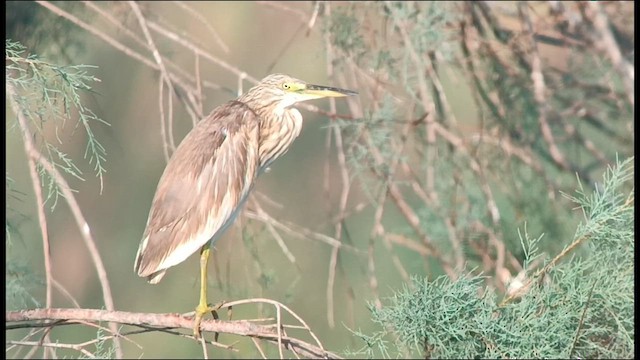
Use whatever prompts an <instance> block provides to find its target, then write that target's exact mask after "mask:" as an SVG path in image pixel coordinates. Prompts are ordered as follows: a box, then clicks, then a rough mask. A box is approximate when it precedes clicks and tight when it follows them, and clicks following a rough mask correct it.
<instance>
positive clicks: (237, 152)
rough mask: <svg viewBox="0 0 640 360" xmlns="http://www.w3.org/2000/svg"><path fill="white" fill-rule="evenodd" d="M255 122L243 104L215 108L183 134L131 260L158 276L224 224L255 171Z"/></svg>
mask: <svg viewBox="0 0 640 360" xmlns="http://www.w3.org/2000/svg"><path fill="white" fill-rule="evenodd" d="M258 134H259V122H258V118H257V116H256V114H255V113H254V112H253V111H252V110H251V109H250V108H249V107H247V106H246V105H245V104H243V103H241V102H238V101H232V102H229V103H227V104H225V105H222V106H220V107H218V108H217V109H215V110H214V111H213V112H212V113H211V114H210V115H209V116H208V117H207V118H205V119H204V120H202V121H200V122H199V123H198V124H197V125H196V127H195V128H194V129H193V130H191V132H190V133H189V134H187V136H186V137H185V138H184V140H182V143H181V144H180V145H179V146H178V148H177V149H176V151H175V153H174V154H173V156H172V157H171V159H170V160H169V163H168V164H167V167H166V168H165V170H164V173H163V174H162V177H161V178H160V181H159V183H158V187H157V189H156V194H155V196H154V199H153V203H152V205H151V210H150V212H149V219H148V221H147V227H146V229H145V231H144V235H143V240H142V242H141V243H140V248H139V249H138V254H137V256H136V261H135V271H136V272H137V273H138V275H139V276H144V277H148V279H149V281H150V282H152V283H157V282H158V281H160V279H161V278H162V276H163V275H164V272H165V270H166V269H167V268H169V267H171V266H174V265H177V264H178V263H180V262H182V261H184V260H185V259H186V258H187V257H188V256H189V255H191V254H192V253H194V252H195V251H197V250H198V249H199V248H200V247H202V246H203V245H204V244H206V243H207V241H209V240H211V239H212V238H213V239H214V240H216V239H217V238H218V237H219V236H220V235H221V233H222V232H223V231H224V230H225V229H226V227H228V226H229V225H230V224H231V222H232V221H233V218H234V217H235V214H236V213H237V211H238V209H239V208H240V206H241V205H242V203H243V202H244V199H245V198H246V196H247V194H248V192H249V190H250V189H251V187H252V186H253V183H254V181H255V177H256V176H257V167H258Z"/></svg>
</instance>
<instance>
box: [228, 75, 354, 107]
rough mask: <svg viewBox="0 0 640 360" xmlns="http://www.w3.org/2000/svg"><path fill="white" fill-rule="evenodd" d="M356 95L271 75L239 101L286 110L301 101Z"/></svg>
mask: <svg viewBox="0 0 640 360" xmlns="http://www.w3.org/2000/svg"><path fill="white" fill-rule="evenodd" d="M357 94H358V93H357V92H355V91H351V90H345V89H339V88H334V87H329V86H322V85H312V84H307V83H306V82H304V81H302V80H299V79H296V78H293V77H291V76H288V75H284V74H271V75H269V76H267V77H265V78H264V79H262V80H261V81H260V83H258V84H257V85H256V86H254V87H253V88H251V89H250V90H249V91H248V92H247V93H246V94H245V95H243V96H242V97H241V99H240V100H245V101H247V100H249V101H251V102H253V103H255V104H256V105H259V106H274V105H275V107H277V108H279V109H286V108H288V107H289V106H291V105H293V104H295V103H299V102H301V101H307V100H313V99H320V98H325V97H341V96H350V95H357ZM247 102H248V101H247Z"/></svg>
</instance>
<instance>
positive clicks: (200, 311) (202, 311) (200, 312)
mask: <svg viewBox="0 0 640 360" xmlns="http://www.w3.org/2000/svg"><path fill="white" fill-rule="evenodd" d="M224 303H225V302H224V301H220V302H219V303H217V304H215V305H213V306H211V304H207V305H204V304H199V305H198V306H197V307H196V316H195V318H194V320H195V324H194V326H193V336H195V337H196V339H200V335H201V333H200V323H201V322H202V318H203V317H204V315H206V314H207V313H209V312H210V313H211V316H213V318H214V319H216V320H217V319H218V310H219V309H220V308H221V307H222V305H224Z"/></svg>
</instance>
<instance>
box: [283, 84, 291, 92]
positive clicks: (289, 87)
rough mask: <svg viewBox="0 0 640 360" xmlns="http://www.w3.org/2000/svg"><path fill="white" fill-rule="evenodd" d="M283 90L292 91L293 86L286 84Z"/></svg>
mask: <svg viewBox="0 0 640 360" xmlns="http://www.w3.org/2000/svg"><path fill="white" fill-rule="evenodd" d="M282 88H283V89H285V90H289V89H291V85H289V84H287V83H284V84H282Z"/></svg>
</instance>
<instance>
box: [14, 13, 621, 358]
mask: <svg viewBox="0 0 640 360" xmlns="http://www.w3.org/2000/svg"><path fill="white" fill-rule="evenodd" d="M137 6H138V7H139V8H140V10H141V13H142V15H143V19H144V20H143V22H144V24H146V28H147V29H148V31H149V34H150V37H151V39H152V41H151V42H150V41H149V39H148V38H147V37H146V36H145V33H144V31H143V28H142V25H141V19H140V18H139V17H138V16H136V13H135V11H133V10H132V5H131V4H128V3H125V2H78V3H75V2H74V3H67V2H8V3H7V8H6V9H7V12H6V21H7V25H6V30H7V35H6V36H7V39H10V40H12V41H18V42H20V43H21V44H22V45H23V46H24V47H25V50H24V52H23V53H22V54H21V55H20V56H21V57H23V58H26V57H27V56H29V55H38V56H39V57H40V58H41V59H42V60H43V61H46V62H47V63H49V64H55V65H59V66H71V65H80V64H87V65H94V66H95V67H94V68H83V69H82V71H85V72H86V73H87V74H89V75H90V76H93V77H95V78H97V79H99V81H88V82H87V84H88V86H89V87H90V91H82V92H81V93H80V94H81V102H82V104H83V106H85V107H86V108H89V109H91V111H93V113H95V115H96V116H97V117H98V118H100V119H102V120H103V121H104V122H105V123H108V125H106V124H105V123H102V122H99V121H96V120H94V119H90V120H87V122H86V123H85V120H83V119H81V118H80V117H79V116H78V114H77V110H72V111H70V112H69V116H68V117H67V120H66V121H65V122H63V121H59V119H58V117H60V118H65V116H66V115H62V116H58V117H57V116H55V115H51V116H50V115H48V114H47V113H46V112H44V115H43V114H42V113H41V114H40V115H39V116H35V115H34V116H33V117H32V118H31V119H32V120H33V123H32V124H30V125H29V126H30V127H32V132H33V134H34V136H33V141H34V143H35V144H36V145H37V146H38V147H39V148H41V149H48V148H49V145H47V144H50V146H53V147H55V148H56V149H59V151H60V153H62V154H65V156H66V158H69V159H72V160H73V163H74V164H75V166H76V167H77V171H76V170H74V169H73V168H72V167H69V166H68V165H65V164H67V163H66V162H65V161H64V159H65V157H62V156H60V155H57V153H55V152H54V153H51V152H49V154H53V155H51V161H52V162H53V163H56V164H58V165H57V166H58V168H59V169H61V172H62V173H63V175H64V177H65V179H66V180H67V181H68V183H69V185H70V187H71V188H72V189H74V190H75V192H74V196H75V199H76V200H77V203H78V206H79V208H80V209H81V211H82V214H83V215H84V218H85V219H86V221H87V223H88V225H89V227H90V231H91V234H92V236H93V239H94V240H95V242H96V245H97V248H98V250H99V253H100V255H101V258H102V261H103V262H104V267H105V269H106V273H107V276H108V281H109V284H110V287H111V291H112V296H113V301H114V306H115V309H116V310H121V311H131V312H153V313H168V312H179V313H184V312H188V311H192V310H193V308H194V307H195V305H196V304H197V300H198V292H199V288H198V285H199V278H198V276H199V273H198V266H199V262H198V257H197V256H192V257H190V258H189V259H188V260H187V261H186V262H184V263H182V264H181V265H179V266H176V267H174V268H172V269H171V270H170V271H169V272H168V273H167V275H166V277H165V278H164V279H163V281H162V282H161V283H160V284H158V285H149V284H147V283H146V282H145V281H144V279H141V278H138V277H137V276H136V274H135V273H134V272H133V261H134V258H135V254H136V250H137V248H138V244H139V241H140V240H141V236H142V232H143V230H144V226H145V223H146V220H147V216H148V211H149V208H150V205H151V200H152V197H153V194H154V192H155V188H156V184H157V182H158V179H159V177H160V175H161V174H162V171H163V169H164V167H165V165H166V161H167V158H166V156H165V151H166V152H167V153H170V152H171V146H172V145H171V144H172V139H173V144H174V145H177V144H178V143H179V142H180V140H181V139H182V138H183V137H184V135H185V134H186V133H187V132H188V131H189V130H190V129H191V128H192V127H193V125H194V123H195V122H196V121H198V120H199V119H200V118H201V117H202V116H203V115H206V114H208V113H209V112H210V111H211V110H212V109H213V108H214V107H216V106H218V105H220V104H222V103H224V102H226V101H229V100H231V99H234V98H236V97H237V96H238V95H239V94H241V93H242V92H244V91H246V90H247V89H248V88H250V87H251V86H252V85H253V84H255V82H256V81H257V80H259V79H261V78H263V77H264V76H266V75H268V74H271V73H276V72H279V73H286V74H288V75H291V76H294V77H297V78H300V79H303V80H305V81H307V82H309V83H314V84H321V85H329V86H336V87H341V88H346V89H352V90H355V91H358V92H359V94H360V95H359V96H358V97H354V98H349V99H337V100H317V101H313V102H308V103H305V104H304V105H302V106H299V108H300V109H301V112H302V114H303V117H304V121H305V123H304V128H303V130H302V133H301V135H300V137H299V138H298V140H297V141H296V142H295V143H294V145H293V147H292V148H291V149H290V151H289V152H288V153H287V154H286V155H285V156H284V157H282V158H281V159H279V160H278V161H276V162H275V163H274V164H273V165H272V167H271V171H269V172H268V173H266V174H263V176H261V178H260V179H259V181H258V185H257V187H256V188H255V191H254V193H253V195H252V196H251V198H250V200H249V201H248V203H247V206H246V209H245V211H244V213H243V216H241V217H240V218H239V219H238V221H237V222H236V223H235V225H234V226H232V227H231V228H230V229H229V231H227V233H226V235H225V236H224V237H223V238H222V239H221V240H220V241H218V242H217V243H216V245H215V252H214V257H213V261H212V263H211V264H210V269H209V273H210V274H211V275H210V277H209V279H210V282H209V289H210V290H209V294H210V295H209V296H210V300H212V301H218V300H228V301H231V300H239V299H245V298H268V299H273V300H276V301H279V302H282V303H284V304H286V305H287V306H288V307H289V308H290V309H292V310H293V311H294V312H295V313H297V314H298V315H300V317H302V318H303V319H304V320H305V321H306V322H307V324H308V325H309V327H310V328H311V329H312V330H313V331H314V333H315V334H316V335H317V336H318V338H319V339H320V341H321V342H322V343H323V345H324V347H325V348H326V349H329V350H331V351H334V352H336V353H338V354H343V355H344V354H345V352H346V351H347V350H355V349H359V348H361V347H362V346H363V342H362V340H361V339H360V338H358V337H357V336H354V335H353V333H352V332H351V331H350V329H351V330H357V331H362V332H365V333H370V332H373V331H376V327H375V325H374V324H373V323H372V322H371V320H370V317H371V313H370V310H369V306H373V307H376V306H378V307H380V306H383V304H384V303H385V302H386V299H387V298H388V297H389V296H391V295H393V293H394V291H397V290H398V289H401V288H403V287H405V286H407V284H408V283H409V279H410V277H411V276H418V277H426V278H429V279H434V278H437V277H438V276H441V275H445V276H448V277H450V278H452V279H455V278H456V277H458V276H460V274H463V273H465V272H468V271H472V272H475V273H483V274H484V275H486V276H487V278H486V286H488V287H490V288H491V289H495V290H496V291H497V292H499V293H504V292H505V291H506V289H507V286H508V284H509V283H510V282H511V281H512V279H513V278H514V277H515V276H517V275H518V273H520V272H521V271H522V269H523V259H524V253H523V250H522V246H521V237H522V234H523V233H524V232H525V230H526V232H527V233H528V234H529V236H531V237H536V238H537V237H539V236H541V235H542V234H544V238H543V241H542V242H541V243H540V245H539V246H540V247H541V248H542V252H544V253H547V254H555V253H557V252H558V251H560V250H561V249H562V248H563V247H564V246H566V245H567V243H568V242H569V241H570V240H571V237H572V236H573V233H574V232H575V227H576V225H577V223H578V222H579V221H580V220H581V213H579V212H576V211H573V209H572V204H571V202H569V201H568V200H567V199H566V198H564V197H563V196H561V192H563V191H564V192H566V193H572V192H573V191H574V189H575V188H577V187H578V179H579V181H580V182H581V184H582V185H583V186H585V187H587V188H588V189H595V188H596V187H597V184H598V182H599V181H601V174H602V172H603V171H604V170H605V169H606V168H607V166H610V165H612V164H614V163H615V162H616V159H617V158H620V159H625V158H627V157H629V156H632V155H633V154H634V150H633V148H634V135H633V131H634V122H633V113H634V100H633V98H634V93H633V56H634V53H633V44H634V31H633V6H634V5H633V3H632V2H602V3H595V5H594V4H593V3H573V2H555V1H549V2H520V3H510V2H495V3H493V2H477V3H476V2H474V3H464V2H444V3H442V2H436V3H427V2H382V3H369V2H293V3H292V2H153V3H151V2H143V3H138V4H137ZM154 49H157V51H158V55H159V56H161V58H162V59H163V61H164V62H163V66H164V67H165V68H166V72H167V74H169V76H170V78H171V89H169V86H168V83H167V82H166V81H164V79H165V78H164V76H162V73H161V71H160V66H159V65H158V63H157V58H155V57H154V54H153V51H154ZM9 57H10V56H9V55H7V63H9V61H10V60H11V59H9ZM11 61H13V62H14V63H18V62H17V61H15V60H11ZM18 66H22V65H21V64H19V65H18ZM24 66H25V68H26V69H29V65H24ZM61 69H62V70H61V71H70V72H73V71H76V70H74V69H73V68H69V67H64V68H61ZM7 71H8V73H7V74H8V76H11V73H9V70H7ZM29 71H33V70H29ZM54 83H55V80H51V83H49V85H51V86H53V85H54ZM22 91H23V92H26V91H28V88H24V89H23V90H22ZM51 96H55V95H51ZM37 97H40V98H41V96H40V95H38V94H36V98H37ZM161 107H162V110H161ZM51 108H52V109H56V108H58V109H63V108H64V105H63V102H62V101H61V102H58V103H54V104H53V105H51ZM6 111H7V112H6V116H7V121H6V128H7V132H6V141H7V145H6V152H7V155H6V176H7V236H8V238H10V241H9V240H8V241H7V245H6V248H7V262H8V263H12V264H16V265H15V267H12V269H14V270H15V269H18V270H15V271H11V272H9V271H8V272H7V301H8V305H7V306H8V308H9V309H11V308H12V307H13V309H21V308H25V307H26V308H33V307H43V306H44V305H45V283H46V280H45V272H46V269H45V261H44V256H43V245H42V244H43V242H42V232H41V228H40V226H41V225H40V222H39V219H38V215H37V199H36V198H35V195H34V191H33V189H34V187H33V184H32V177H31V175H30V172H29V167H28V161H27V156H26V154H25V147H24V145H23V138H22V136H21V130H20V126H19V125H18V124H17V123H16V120H15V115H14V114H15V112H14V111H15V110H12V108H11V106H9V103H7V110H6ZM85 124H88V126H89V127H90V129H91V132H90V133H89V132H88V131H87V130H86V127H85ZM163 128H164V129H165V131H164V133H163V131H162V129H163ZM94 141H97V142H99V144H101V146H102V147H103V148H104V149H105V152H104V160H99V154H100V151H99V149H98V150H97V151H96V150H92V149H93V148H91V147H88V144H92V143H94ZM87 149H89V150H87ZM98 164H99V165H98ZM97 165H98V167H96V166H97ZM97 168H98V169H99V170H96V169H97ZM65 169H66V170H65ZM100 169H103V170H104V172H103V173H102V170H100ZM80 172H81V175H80V176H79V177H81V178H82V179H83V180H80V179H79V178H78V177H76V176H74V175H73V173H78V174H79V173H80ZM41 179H42V184H43V185H42V188H43V193H44V197H45V198H46V199H47V200H46V203H45V205H44V210H45V213H46V222H47V233H48V237H49V243H50V245H51V248H50V254H51V276H52V278H53V279H55V282H56V283H57V285H56V286H55V287H54V290H53V292H52V302H51V306H52V307H64V308H67V307H74V303H75V302H77V305H78V306H79V307H82V308H97V309H100V308H104V307H105V303H104V298H103V291H102V288H101V285H100V281H99V279H98V276H97V274H96V270H95V266H94V263H93V260H92V257H91V256H90V254H89V252H88V250H87V247H86V246H85V243H84V242H83V241H82V234H81V231H80V229H79V227H78V225H77V223H76V220H75V218H74V216H73V215H72V212H71V211H70V207H69V205H68V203H67V202H66V201H65V199H64V198H57V197H56V196H55V193H56V190H55V187H51V186H49V184H51V183H50V181H49V178H48V176H47V175H46V174H45V175H42V176H41ZM52 194H53V195H52ZM49 195H51V196H49ZM18 265H19V266H18ZM12 266H13V265H12ZM14 281H15V282H14ZM14 286H15V287H14ZM274 313H275V312H274V309H273V308H272V307H269V306H266V305H258V304H251V305H245V306H239V307H237V308H235V307H234V314H233V317H234V319H252V318H257V317H262V316H274ZM221 316H222V318H223V319H224V317H225V314H224V312H223V313H222V314H221ZM25 334H26V331H25V332H24V333H19V332H17V331H11V332H7V336H8V337H9V338H14V339H21V338H23V337H24V336H25ZM52 336H53V337H54V338H55V339H60V341H63V342H71V343H78V342H82V341H87V340H91V339H93V338H95V336H96V334H95V332H93V333H92V332H91V331H87V330H86V328H83V327H79V326H73V327H72V326H67V327H60V328H56V329H55V330H54V332H53V333H52ZM134 340H135V344H134V343H132V342H128V341H123V342H122V349H123V352H124V355H125V356H126V357H142V358H154V357H155V358H157V357H184V358H191V357H200V356H202V349H201V347H200V346H199V345H198V344H197V343H195V342H193V341H186V340H185V339H181V338H178V337H175V336H171V335H168V334H163V333H150V334H143V335H137V336H134ZM236 340H241V341H240V342H239V343H238V344H236V345H234V347H236V348H237V349H239V352H231V351H228V350H224V349H219V348H211V349H210V352H209V355H210V356H212V357H254V356H259V353H258V352H257V350H256V349H255V347H254V345H253V344H252V343H251V342H250V341H247V340H246V339H241V338H240V337H234V336H231V335H224V334H223V335H221V337H220V339H219V341H220V342H223V343H225V344H230V343H233V342H234V341H236ZM14 351H17V352H15V353H7V355H8V356H12V355H13V356H14V357H24V356H25V352H26V351H28V350H25V349H22V350H15V349H14ZM38 351H41V350H38ZM269 351H270V352H268V354H270V355H271V356H277V349H275V348H272V349H270V350H269ZM36 354H41V353H36ZM65 354H69V356H77V353H76V352H73V351H69V352H68V353H65V352H64V351H63V350H61V352H60V353H59V354H58V356H65ZM71 354H73V355H71ZM36 356H41V355H36Z"/></svg>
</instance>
